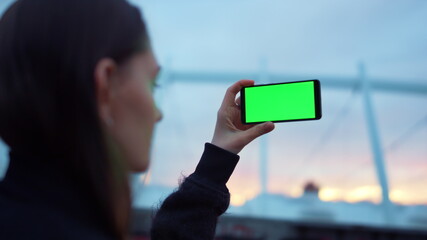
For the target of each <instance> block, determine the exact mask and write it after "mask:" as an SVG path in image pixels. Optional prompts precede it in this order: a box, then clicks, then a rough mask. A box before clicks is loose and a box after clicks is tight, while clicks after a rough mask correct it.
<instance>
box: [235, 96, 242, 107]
mask: <svg viewBox="0 0 427 240" xmlns="http://www.w3.org/2000/svg"><path fill="white" fill-rule="evenodd" d="M241 102H242V100H241V99H240V96H239V97H238V98H237V99H236V105H237V106H240V103H241Z"/></svg>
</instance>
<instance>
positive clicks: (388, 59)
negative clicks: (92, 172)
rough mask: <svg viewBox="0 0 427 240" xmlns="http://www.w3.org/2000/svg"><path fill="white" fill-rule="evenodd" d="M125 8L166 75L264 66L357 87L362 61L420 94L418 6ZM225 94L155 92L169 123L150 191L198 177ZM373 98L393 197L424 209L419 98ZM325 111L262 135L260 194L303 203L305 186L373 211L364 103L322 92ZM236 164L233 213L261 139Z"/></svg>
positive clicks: (425, 11)
mask: <svg viewBox="0 0 427 240" xmlns="http://www.w3.org/2000/svg"><path fill="white" fill-rule="evenodd" d="M131 2H133V3H134V4H135V5H136V6H138V7H140V8H141V9H142V12H143V14H144V18H145V20H146V21H147V25H148V27H149V29H150V34H151V38H152V42H153V46H154V49H155V52H156V54H157V57H158V59H159V61H160V63H163V64H166V66H167V67H168V68H169V69H170V71H190V72H213V73H218V72H220V73H227V72H239V73H244V72H248V73H252V72H258V71H259V69H260V62H261V61H264V62H266V65H267V67H266V68H267V71H268V72H269V73H278V74H290V75H292V74H294V75H296V76H299V77H300V79H311V78H319V79H320V80H322V78H321V77H322V76H334V77H337V78H339V77H342V79H343V81H345V80H347V79H350V78H356V77H357V75H358V68H357V66H358V64H359V63H360V62H363V63H364V65H365V67H366V69H367V76H368V78H371V79H383V80H386V81H390V82H399V83H419V84H427V77H426V75H427V67H426V66H427V28H426V23H427V2H425V1H378V0H376V1H367V0H364V1H352V2H348V1H346V2H342V1H332V0H327V1H308V0H303V1H256V0H235V1H225V0H223V1H179V2H176V1H175V2H174V1H149V0H148V1H138V0H135V1H131ZM236 80H238V79H236ZM285 80H298V79H285ZM227 86H228V85H227V84H225V83H222V82H219V81H218V83H215V82H213V83H212V82H209V83H207V82H205V83H204V82H203V81H199V82H197V81H194V82H189V83H187V82H185V83H184V82H182V83H180V82H173V84H169V83H168V84H167V85H166V86H163V87H164V88H165V89H161V90H160V91H163V93H161V95H163V99H162V101H161V104H160V105H161V109H162V111H163V113H164V115H165V117H164V119H163V121H162V122H161V123H160V124H158V127H157V135H156V137H155V140H154V148H153V159H152V160H153V161H152V168H151V170H152V172H151V174H150V175H151V176H149V180H150V181H149V182H150V184H154V185H156V184H159V185H169V186H176V185H177V183H178V180H177V178H179V177H180V176H182V175H188V174H190V173H191V172H192V171H193V170H194V167H195V166H196V164H197V161H198V160H199V157H200V154H201V153H202V151H203V143H204V142H206V141H210V139H211V137H212V133H213V128H214V124H215V114H216V111H217V109H218V107H219V104H220V102H221V99H222V96H223V93H224V91H225V89H226V88H227ZM165 92H167V93H165ZM165 96H166V97H165ZM372 97H373V102H374V109H375V114H376V117H377V125H378V131H379V133H380V136H381V137H380V139H381V145H382V147H383V149H384V158H385V163H386V166H387V174H388V178H389V185H390V198H391V199H392V200H393V201H395V202H399V203H405V204H415V203H427V192H426V189H425V187H424V186H425V184H427V119H426V117H427V109H426V108H425V106H426V103H427V93H424V94H418V95H415V94H407V93H400V94H395V93H391V92H374V93H373V94H372ZM322 101H323V103H322V104H323V109H324V112H323V118H322V119H321V120H319V121H312V122H297V123H280V124H277V125H276V129H275V131H274V132H273V133H271V134H269V136H268V137H267V138H268V153H269V163H268V173H269V174H268V180H269V184H268V191H269V192H271V193H282V194H287V195H291V196H299V195H300V194H301V193H302V186H303V185H304V183H305V182H306V181H309V180H313V181H316V182H318V183H319V185H320V186H321V187H322V189H321V191H320V197H321V199H324V200H331V201H334V200H345V201H350V202H356V201H362V200H369V201H374V202H379V201H381V195H380V188H379V186H378V184H377V176H376V172H375V168H374V165H373V163H372V151H371V146H370V142H369V138H368V133H367V129H366V124H365V115H364V109H363V104H362V97H361V94H360V93H359V92H356V93H354V92H353V91H352V90H351V89H340V90H337V89H328V88H326V89H322ZM166 149H167V150H166ZM240 155H241V161H240V163H239V165H238V166H237V168H236V171H235V173H234V174H233V176H232V178H231V180H230V182H229V184H228V186H229V188H230V191H231V193H232V203H234V204H236V205H239V204H243V203H244V202H245V201H246V200H249V199H251V198H253V197H254V196H255V195H256V194H258V193H259V191H260V183H259V141H254V142H252V143H251V144H250V145H249V146H248V147H246V148H245V149H244V150H243V151H242V153H241V154H240Z"/></svg>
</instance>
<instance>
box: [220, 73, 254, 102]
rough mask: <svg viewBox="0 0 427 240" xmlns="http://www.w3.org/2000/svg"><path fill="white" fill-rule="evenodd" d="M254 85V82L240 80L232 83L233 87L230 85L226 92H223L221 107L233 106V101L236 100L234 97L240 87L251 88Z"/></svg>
mask: <svg viewBox="0 0 427 240" xmlns="http://www.w3.org/2000/svg"><path fill="white" fill-rule="evenodd" d="M254 83H255V81H254V80H240V81H237V82H236V83H234V84H233V85H231V86H230V87H229V88H228V89H227V92H225V96H224V100H223V101H222V105H221V106H223V107H225V106H232V105H234V104H235V101H234V100H235V99H236V95H237V93H238V92H239V91H240V89H242V87H245V86H252V85H254Z"/></svg>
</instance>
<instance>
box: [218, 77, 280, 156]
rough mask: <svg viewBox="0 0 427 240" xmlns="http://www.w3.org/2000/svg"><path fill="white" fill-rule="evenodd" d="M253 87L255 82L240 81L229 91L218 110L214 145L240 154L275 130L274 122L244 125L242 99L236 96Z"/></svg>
mask: <svg viewBox="0 0 427 240" xmlns="http://www.w3.org/2000/svg"><path fill="white" fill-rule="evenodd" d="M253 85H254V81H253V80H240V81H238V82H236V83H234V84H233V85H232V86H231V87H229V88H228V89H227V92H226V93H225V96H224V100H223V102H222V105H221V107H220V108H219V110H218V114H217V121H216V127H215V133H214V136H213V138H212V144H214V145H216V146H218V147H220V148H223V149H225V150H228V151H230V152H232V153H235V154H238V153H239V152H240V151H241V150H242V149H243V148H244V147H245V146H246V145H247V144H248V143H250V142H251V141H252V140H254V139H255V138H257V137H259V136H261V135H263V134H265V133H268V132H271V131H272V130H273V129H274V123H272V122H265V123H262V124H256V125H254V124H251V125H244V124H242V121H241V117H240V116H241V112H240V97H239V98H238V99H236V95H237V93H239V91H240V89H242V87H244V86H253Z"/></svg>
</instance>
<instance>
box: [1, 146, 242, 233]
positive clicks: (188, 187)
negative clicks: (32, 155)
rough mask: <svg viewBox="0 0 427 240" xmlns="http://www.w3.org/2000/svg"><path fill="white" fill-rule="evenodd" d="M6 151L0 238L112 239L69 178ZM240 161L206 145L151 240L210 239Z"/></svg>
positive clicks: (161, 214)
mask: <svg viewBox="0 0 427 240" xmlns="http://www.w3.org/2000/svg"><path fill="white" fill-rule="evenodd" d="M27 158H28V156H25V155H21V154H17V153H13V152H11V154H10V166H9V169H8V171H7V173H6V176H5V178H4V180H3V181H2V182H0V239H2V240H3V239H10V240H13V239H43V240H49V239H94V240H95V239H96V240H98V239H99V240H101V239H102V240H104V239H112V238H111V237H110V236H109V235H108V231H106V229H105V227H104V226H103V224H102V222H103V221H102V219H100V218H99V217H98V214H97V213H96V212H95V210H94V209H93V208H92V207H91V206H90V204H88V203H87V201H85V199H83V198H81V197H80V196H84V194H80V193H81V189H78V188H77V187H76V185H75V184H73V182H72V181H70V179H68V178H66V177H64V176H62V174H61V173H60V172H52V170H51V168H50V167H49V166H47V165H44V164H43V163H42V162H43V161H34V159H32V160H31V161H28V159H27ZM238 159H239V156H238V155H236V154H233V153H231V152H228V151H226V150H223V149H221V148H219V147H216V146H214V145H212V144H209V143H206V144H205V151H204V153H203V155H202V158H201V160H200V162H199V164H198V166H197V168H196V170H195V172H194V173H193V174H191V175H190V176H188V177H187V178H186V179H185V181H184V182H183V183H182V184H181V186H180V187H179V189H178V190H177V191H176V192H174V193H172V194H171V195H170V196H169V197H168V198H167V199H166V200H165V201H164V202H163V204H162V206H161V208H160V209H159V211H158V212H157V214H156V216H155V218H154V220H153V225H152V230H151V234H152V239H153V240H159V239H174V240H179V239H186V240H192V239H200V240H202V239H203V240H208V239H209V240H210V239H213V237H214V233H215V227H216V222H217V218H218V216H219V215H221V214H222V213H224V212H225V210H226V209H227V208H228V205H229V200H230V194H229V192H228V189H227V187H226V186H225V184H226V182H227V181H228V179H229V177H230V176H231V174H232V172H233V170H234V167H235V166H236V164H237V162H238Z"/></svg>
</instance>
